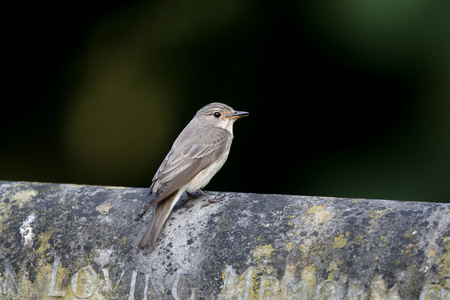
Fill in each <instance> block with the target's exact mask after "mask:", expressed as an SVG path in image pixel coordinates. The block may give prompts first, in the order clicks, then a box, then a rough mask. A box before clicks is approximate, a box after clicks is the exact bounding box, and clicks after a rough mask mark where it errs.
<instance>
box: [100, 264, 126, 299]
mask: <svg viewBox="0 0 450 300" xmlns="http://www.w3.org/2000/svg"><path fill="white" fill-rule="evenodd" d="M102 272H103V276H104V277H105V283H106V290H107V293H108V294H109V296H110V297H111V295H112V294H113V293H115V292H116V290H117V287H118V286H119V284H120V282H121V281H122V277H123V274H125V271H122V273H121V274H120V276H119V279H118V280H117V282H116V286H115V287H114V285H113V284H112V282H111V279H110V278H109V270H108V269H102Z"/></svg>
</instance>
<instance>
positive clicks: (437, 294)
mask: <svg viewBox="0 0 450 300" xmlns="http://www.w3.org/2000/svg"><path fill="white" fill-rule="evenodd" d="M448 296H449V295H448V292H447V291H446V290H445V289H444V288H443V287H441V286H440V285H437V284H430V285H427V286H426V287H424V288H423V290H422V292H421V293H420V297H419V300H431V299H436V300H444V299H448Z"/></svg>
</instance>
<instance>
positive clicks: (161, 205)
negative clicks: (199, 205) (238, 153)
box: [137, 102, 248, 252]
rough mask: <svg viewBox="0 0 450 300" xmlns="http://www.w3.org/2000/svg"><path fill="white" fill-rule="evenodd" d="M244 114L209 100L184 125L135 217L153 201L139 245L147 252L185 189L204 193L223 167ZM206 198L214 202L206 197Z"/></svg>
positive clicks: (154, 243)
mask: <svg viewBox="0 0 450 300" xmlns="http://www.w3.org/2000/svg"><path fill="white" fill-rule="evenodd" d="M246 116H248V112H245V111H235V110H234V109H233V108H231V107H230V106H228V105H226V104H223V103H218V102H215V103H210V104H208V105H206V106H204V107H203V108H202V109H200V110H199V111H198V112H197V114H196V115H195V116H194V118H193V119H192V120H191V122H189V124H188V125H187V126H186V127H185V128H184V129H183V131H182V132H181V133H180V135H179V136H178V138H177V139H176V140H175V142H174V143H173V145H172V149H170V151H169V153H168V154H167V156H166V158H165V159H164V161H163V162H162V164H161V166H160V167H159V169H158V171H157V172H156V174H155V176H153V180H152V184H151V186H150V189H149V195H150V201H149V203H148V204H147V205H146V206H145V208H144V210H143V212H142V213H141V214H140V215H139V216H138V218H137V219H139V218H140V217H142V216H143V215H144V214H145V212H146V211H147V210H148V209H149V208H150V207H151V206H153V205H155V204H156V209H155V214H154V216H153V219H152V221H151V222H150V223H149V224H148V226H147V229H146V230H145V232H144V234H143V236H142V238H141V241H140V242H139V245H138V248H139V249H141V250H143V251H148V252H151V251H153V249H155V247H156V243H157V241H158V236H159V234H160V232H161V229H162V227H163V225H164V223H165V222H166V220H167V218H168V217H169V215H170V213H171V212H172V209H173V207H174V206H175V204H176V203H177V202H178V200H179V199H180V197H181V196H182V195H183V193H184V192H188V193H189V192H194V191H200V192H201V193H202V194H203V195H205V194H204V193H203V192H202V191H201V189H202V188H203V187H204V186H205V185H207V184H208V182H209V181H210V180H211V178H212V177H213V176H214V175H215V174H216V173H217V172H218V171H219V170H220V168H222V166H223V164H224V163H225V161H226V160H227V158H228V154H229V153H230V147H231V142H232V140H233V123H234V122H235V121H236V120H237V119H240V118H243V117H246ZM205 196H206V195H205ZM206 198H208V197H207V196H206ZM208 201H209V203H210V202H213V201H212V200H210V199H209V198H208Z"/></svg>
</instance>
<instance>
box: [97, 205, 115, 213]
mask: <svg viewBox="0 0 450 300" xmlns="http://www.w3.org/2000/svg"><path fill="white" fill-rule="evenodd" d="M112 207H113V205H112V204H111V203H105V204H102V205H99V206H97V207H96V208H95V209H96V210H97V211H98V212H99V213H101V214H107V213H109V210H110V209H111V208H112Z"/></svg>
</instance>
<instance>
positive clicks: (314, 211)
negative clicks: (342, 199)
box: [303, 204, 331, 224]
mask: <svg viewBox="0 0 450 300" xmlns="http://www.w3.org/2000/svg"><path fill="white" fill-rule="evenodd" d="M326 207H327V205H326V204H325V205H315V206H312V207H310V208H309V209H308V210H307V212H306V215H307V218H308V219H309V220H308V221H309V222H310V223H315V224H322V223H325V222H327V221H328V220H330V218H331V213H330V212H329V211H328V210H326V209H325V208H326ZM303 218H305V217H303Z"/></svg>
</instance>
